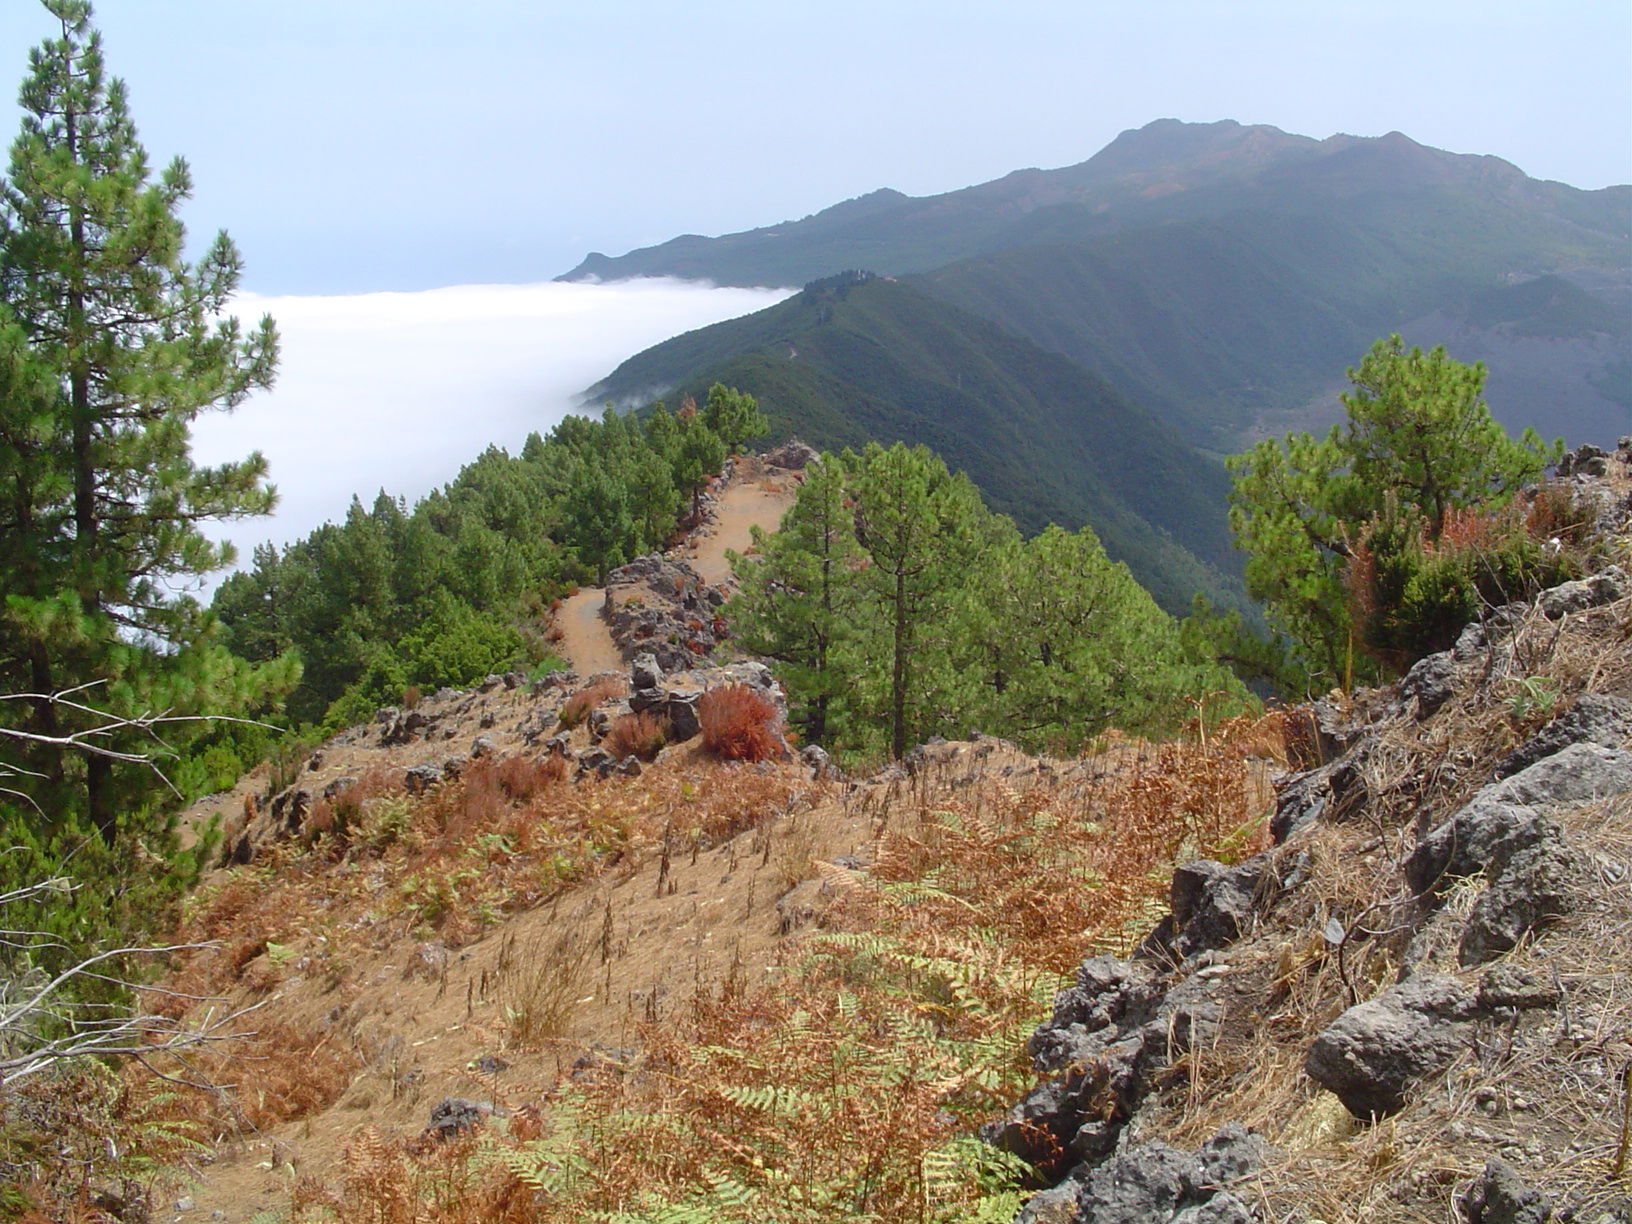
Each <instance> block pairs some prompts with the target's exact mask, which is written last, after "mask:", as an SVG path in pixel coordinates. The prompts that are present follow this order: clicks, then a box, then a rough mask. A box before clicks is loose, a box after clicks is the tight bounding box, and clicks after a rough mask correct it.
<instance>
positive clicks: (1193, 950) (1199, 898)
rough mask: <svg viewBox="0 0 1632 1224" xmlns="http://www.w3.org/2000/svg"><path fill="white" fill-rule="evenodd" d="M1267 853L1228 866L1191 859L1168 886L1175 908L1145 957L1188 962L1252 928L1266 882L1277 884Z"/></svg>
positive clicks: (1147, 943)
mask: <svg viewBox="0 0 1632 1224" xmlns="http://www.w3.org/2000/svg"><path fill="white" fill-rule="evenodd" d="M1273 882H1274V876H1273V874H1272V873H1271V872H1270V871H1269V870H1268V860H1267V859H1266V858H1265V857H1264V856H1261V855H1260V856H1258V857H1256V858H1253V859H1249V860H1248V861H1247V862H1245V863H1241V864H1238V865H1237V866H1235V867H1226V866H1225V865H1224V864H1223V863H1220V862H1217V861H1216V860H1214V859H1200V860H1198V861H1196V862H1194V863H1187V864H1185V865H1184V866H1183V867H1180V868H1179V869H1178V870H1176V871H1175V872H1174V873H1173V881H1172V883H1171V884H1170V885H1169V888H1168V898H1169V904H1170V905H1171V906H1172V912H1171V913H1170V914H1169V915H1168V916H1167V917H1166V918H1164V919H1163V920H1162V922H1161V924H1160V925H1159V926H1158V927H1157V928H1156V930H1155V931H1153V932H1152V933H1151V936H1150V938H1149V939H1147V940H1146V941H1145V944H1144V946H1143V949H1142V951H1143V952H1144V954H1145V955H1160V954H1164V953H1165V954H1167V955H1170V956H1171V957H1173V958H1174V959H1176V960H1181V961H1182V960H1184V959H1185V958H1187V957H1190V956H1194V955H1196V954H1197V953H1200V952H1208V951H1212V950H1214V949H1217V948H1222V947H1224V946H1225V945H1226V944H1230V943H1233V942H1235V941H1236V940H1237V939H1239V938H1241V936H1242V935H1244V934H1245V933H1246V932H1247V931H1248V930H1250V929H1251V926H1252V923H1253V919H1254V915H1255V914H1256V912H1257V910H1258V908H1259V906H1260V905H1261V903H1262V896H1263V893H1264V891H1265V885H1266V883H1268V884H1273Z"/></svg>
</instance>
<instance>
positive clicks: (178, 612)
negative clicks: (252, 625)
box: [0, 0, 297, 1004]
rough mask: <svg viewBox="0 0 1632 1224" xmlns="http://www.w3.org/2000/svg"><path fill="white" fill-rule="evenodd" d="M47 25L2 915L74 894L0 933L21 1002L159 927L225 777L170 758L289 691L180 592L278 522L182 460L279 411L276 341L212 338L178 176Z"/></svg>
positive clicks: (6, 406) (33, 206)
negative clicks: (200, 424)
mask: <svg viewBox="0 0 1632 1224" xmlns="http://www.w3.org/2000/svg"><path fill="white" fill-rule="evenodd" d="M44 8H45V9H46V11H47V13H48V14H49V15H50V19H51V20H52V24H54V25H55V27H56V33H55V35H54V36H53V37H51V38H49V39H47V40H46V41H45V42H43V43H42V44H41V45H40V46H39V47H37V48H36V49H35V50H34V51H33V52H32V53H31V55H30V58H29V70H28V74H27V76H26V77H25V79H24V81H23V84H22V88H21V91H20V93H19V103H20V105H21V107H22V110H23V119H22V124H21V130H20V132H19V134H18V136H17V138H16V140H15V141H14V142H13V144H12V146H11V151H10V158H9V161H8V163H7V165H6V169H5V174H4V177H3V178H0V303H3V304H0V406H3V411H0V694H3V695H4V696H5V699H4V700H3V701H0V733H4V734H3V736H0V739H3V742H4V743H5V745H6V752H5V757H4V760H3V761H0V844H4V845H5V846H6V848H7V852H6V853H5V854H4V855H0V894H14V893H16V891H17V890H18V889H19V888H26V887H27V886H28V885H30V884H33V883H37V882H39V881H41V880H48V879H55V878H58V877H72V878H73V879H74V880H75V881H77V883H78V884H79V885H80V887H79V889H78V891H75V892H73V893H72V894H71V895H70V896H67V897H66V898H64V899H60V901H59V903H56V904H53V905H51V906H49V907H44V908H41V909H40V911H39V912H38V913H11V914H8V915H7V916H6V917H7V921H8V922H12V923H16V924H19V929H25V930H30V931H34V932H36V933H37V934H38V938H35V939H32V940H25V941H23V942H17V941H5V942H6V946H5V947H4V948H0V977H3V978H5V979H7V980H9V981H13V982H19V981H23V980H27V978H28V977H29V975H32V974H37V973H41V972H47V973H49V972H53V971H55V970H57V969H60V968H61V967H62V966H63V965H65V964H71V963H73V962H74V961H75V960H77V959H78V958H80V957H82V956H83V955H85V950H86V949H87V948H92V947H95V946H121V945H125V946H128V945H132V944H139V943H141V942H143V941H144V940H145V939H146V938H148V937H149V936H150V935H151V933H152V932H153V931H154V930H155V929H157V928H158V927H159V926H160V925H162V924H163V922H164V921H165V919H166V917H167V915H168V914H169V912H170V903H171V902H172V901H173V900H174V899H175V898H176V896H177V895H178V894H179V892H180V890H181V888H182V887H183V886H184V885H185V884H186V883H187V882H188V881H189V880H191V879H192V878H193V877H194V875H195V873H196V870H195V869H196V865H197V862H198V861H199V856H201V855H203V854H206V853H207V852H208V850H209V848H210V842H209V840H208V838H206V839H205V840H204V841H203V842H202V843H201V844H200V845H199V846H198V847H196V848H195V852H194V853H188V854H183V853H180V852H178V850H177V849H176V846H175V844H174V838H173V827H172V818H171V817H170V816H169V815H167V810H168V809H169V808H171V807H173V806H174V802H175V800H176V798H177V797H178V795H180V794H183V793H185V789H186V788H187V787H191V786H197V785H202V784H205V783H207V782H209V781H211V780H213V779H218V778H219V777H220V776H221V774H222V772H224V768H223V767H224V762H223V760H222V759H221V754H220V753H219V752H217V753H215V754H213V755H209V754H205V755H204V756H201V757H199V758H198V759H197V761H196V763H192V764H189V763H187V762H179V761H178V760H177V754H178V753H182V752H186V751H187V750H188V749H189V748H193V749H197V748H199V747H200V745H201V744H202V743H203V740H202V738H201V737H207V736H209V735H211V734H216V735H220V734H222V733H221V732H220V731H219V730H217V731H215V732H213V733H212V732H211V731H210V728H211V726H212V725H214V724H212V722H211V719H212V718H213V717H215V716H231V715H242V714H245V713H249V712H253V711H255V710H257V709H258V708H260V707H261V706H263V705H264V703H265V702H266V701H267V700H268V699H269V697H270V698H275V696H276V695H277V694H278V693H280V692H282V691H286V690H287V689H288V688H289V687H290V686H291V685H292V684H293V683H294V680H295V677H296V672H297V667H296V664H295V663H294V660H293V659H292V658H290V657H285V656H282V655H280V654H278V653H277V652H269V653H266V654H264V655H262V656H261V658H260V659H259V660H258V661H255V662H249V661H246V660H244V659H242V658H238V657H235V656H233V655H232V654H231V653H229V651H228V650H227V649H226V647H225V645H224V644H223V642H222V640H221V633H220V627H219V625H218V624H217V622H216V621H215V619H214V618H213V617H211V616H210V615H209V614H208V613H207V612H205V611H204V610H203V609H202V608H201V607H200V606H199V604H198V602H197V601H196V600H195V599H193V598H192V597H191V596H190V595H188V594H186V593H185V592H186V590H187V588H188V586H189V585H190V584H191V583H192V582H193V581H194V580H196V578H197V577H198V576H200V575H202V574H205V573H208V572H210V571H212V570H215V569H218V568H220V567H221V566H223V565H225V564H227V563H229V562H230V561H231V560H232V551H231V549H230V547H228V546H225V545H220V544H217V543H214V542H212V541H211V540H210V539H209V537H208V535H207V534H206V527H207V525H208V524H209V523H211V522H212V521H215V520H220V519H226V518H238V517H242V516H245V515H252V514H260V513H264V512H265V511H267V510H268V509H270V507H271V506H272V504H273V501H274V493H273V490H272V489H271V487H270V486H268V485H267V484H266V481H265V472H266V466H265V463H264V461H263V460H262V459H261V457H260V455H258V454H252V455H250V456H248V457H247V458H245V459H243V460H242V461H239V462H236V463H225V464H222V465H220V466H217V467H201V466H199V465H197V464H195V463H194V462H193V460H192V457H191V454H190V449H189V440H190V429H191V425H192V423H193V421H194V420H195V419H197V417H198V416H199V414H200V413H203V412H208V411H216V410H227V409H231V408H232V407H234V406H235V405H237V404H238V403H239V402H241V401H242V400H243V399H244V398H245V397H246V396H247V395H249V394H250V393H251V392H253V391H255V390H256V389H260V388H265V387H267V386H270V384H271V382H272V379H273V375H274V372H275V368H276V361H277V333H276V331H275V329H274V327H273V324H272V321H271V320H270V319H262V320H261V321H260V322H259V323H258V324H257V325H255V326H253V327H250V328H247V329H246V328H244V327H241V326H240V324H239V322H238V320H236V319H234V318H232V317H230V316H228V315H225V314H224V313H223V311H224V308H225V307H226V305H227V303H228V302H229V300H230V298H231V296H232V294H233V292H234V291H235V289H236V288H237V285H238V279H239V268H240V261H239V255H238V252H237V250H236V249H235V248H234V246H233V245H232V243H231V241H230V240H229V239H228V238H227V236H226V235H225V234H220V235H218V236H217V237H216V238H215V240H214V241H213V242H212V243H210V244H209V245H208V247H207V248H206V249H205V251H204V253H203V255H202V256H201V257H200V258H199V259H198V260H197V261H196V262H189V261H187V260H186V259H185V258H184V256H183V250H184V246H185V231H184V228H183V226H182V223H181V220H180V217H179V210H180V208H181V206H182V204H183V203H184V202H185V201H186V199H187V198H188V196H189V195H190V194H191V190H192V184H191V178H190V175H189V173H188V169H187V165H186V163H185V162H183V161H181V160H180V159H177V160H176V161H174V162H172V163H170V164H169V165H168V166H167V167H165V168H163V169H162V170H161V171H159V172H158V173H157V174H155V173H154V172H153V169H152V168H151V167H150V165H149V163H148V159H147V154H146V152H145V151H144V150H143V148H142V145H141V142H140V140H139V139H138V136H137V132H136V127H135V124H134V122H133V120H132V118H131V114H130V108H129V101H128V97H127V94H126V90H125V87H124V84H123V83H122V82H121V81H119V80H118V79H117V78H114V77H111V76H109V75H108V73H107V70H106V67H105V64H104V61H103V55H102V44H101V37H100V34H99V33H98V32H97V31H96V30H95V29H94V28H93V27H92V25H91V6H90V5H89V4H88V3H86V2H85V0H46V3H45V4H44ZM158 715H163V716H164V717H165V721H163V722H162V723H153V722H152V721H150V716H158ZM165 771H168V772H169V773H170V774H171V775H172V776H171V778H170V779H169V781H170V782H172V783H174V786H171V785H167V784H166V779H165V776H164V772H165ZM133 862H139V863H140V864H141V867H140V869H137V870H133V869H132V864H133ZM14 908H15V907H14ZM106 967H107V969H108V971H109V975H110V976H109V977H108V978H106V979H97V978H87V979H85V980H84V981H80V982H77V983H76V988H77V990H78V992H79V994H78V995H76V996H75V998H76V999H80V998H85V1000H86V1001H88V1002H91V1003H95V1004H102V1003H106V1002H108V1001H110V1000H112V999H114V998H116V997H117V996H118V995H119V993H120V988H119V987H118V986H117V985H116V984H115V982H116V979H117V978H118V976H119V975H120V974H123V973H126V972H128V971H129V966H125V965H120V964H113V963H110V964H108V965H107V966H106ZM87 996H88V997H87Z"/></svg>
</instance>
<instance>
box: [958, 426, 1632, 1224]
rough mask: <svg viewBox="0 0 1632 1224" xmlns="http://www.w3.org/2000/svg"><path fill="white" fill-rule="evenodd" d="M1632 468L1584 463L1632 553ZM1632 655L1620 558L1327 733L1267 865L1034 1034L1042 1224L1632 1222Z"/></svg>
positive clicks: (1341, 702)
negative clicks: (1631, 745) (1631, 1158)
mask: <svg viewBox="0 0 1632 1224" xmlns="http://www.w3.org/2000/svg"><path fill="white" fill-rule="evenodd" d="M1629 461H1632V453H1629V451H1628V448H1627V446H1626V445H1625V444H1623V446H1622V448H1621V450H1620V451H1619V452H1618V453H1617V454H1616V455H1615V456H1614V457H1613V458H1610V457H1608V456H1605V455H1603V454H1602V453H1601V452H1600V453H1596V454H1593V453H1587V454H1583V455H1580V456H1578V457H1577V458H1576V459H1575V460H1574V462H1573V463H1572V464H1571V467H1573V468H1576V469H1578V470H1579V469H1582V468H1584V469H1586V471H1588V472H1590V473H1592V474H1591V475H1580V476H1577V477H1576V478H1575V480H1576V483H1577V486H1578V488H1579V491H1580V493H1581V495H1582V497H1583V499H1584V500H1585V502H1586V503H1587V504H1589V505H1592V506H1594V507H1595V508H1596V509H1597V511H1598V515H1599V520H1600V528H1601V529H1602V530H1604V531H1606V532H1607V534H1606V535H1604V536H1603V537H1601V539H1602V541H1603V544H1604V547H1605V552H1606V553H1609V554H1612V555H1617V556H1619V557H1620V558H1621V559H1623V560H1624V559H1626V556H1627V542H1628V537H1627V534H1626V531H1627V518H1628V510H1629V501H1628V496H1627V489H1628V487H1629V482H1628V479H1627V471H1628V464H1629ZM1600 475H1602V476H1603V477H1604V478H1603V479H1600ZM1629 636H1632V582H1629V581H1628V578H1627V575H1626V572H1625V571H1624V570H1623V569H1622V568H1621V567H1620V566H1619V565H1613V564H1611V565H1608V566H1606V567H1605V568H1603V569H1602V570H1601V571H1600V572H1599V573H1597V574H1595V575H1594V576H1592V577H1591V578H1589V579H1587V580H1585V581H1581V582H1573V583H1569V584H1566V585H1565V586H1562V587H1559V588H1555V589H1554V590H1551V591H1548V592H1546V593H1544V594H1543V595H1542V596H1541V597H1540V598H1539V599H1538V600H1536V601H1535V602H1533V603H1529V604H1515V605H1509V606H1505V607H1501V608H1496V609H1492V610H1491V612H1490V613H1489V615H1488V616H1487V617H1485V618H1484V620H1483V621H1482V622H1481V623H1478V624H1474V625H1470V626H1468V628H1467V630H1466V631H1465V632H1464V633H1463V635H1462V636H1461V638H1460V640H1459V641H1458V642H1457V644H1456V646H1455V648H1454V649H1453V650H1450V651H1447V652H1444V653H1443V654H1438V655H1433V656H1430V657H1429V658H1426V659H1423V660H1422V661H1420V662H1419V663H1418V664H1417V665H1416V666H1414V667H1413V668H1412V669H1411V671H1410V672H1409V673H1408V674H1407V675H1406V677H1405V678H1404V679H1403V680H1402V681H1401V682H1400V683H1399V684H1397V685H1395V686H1392V687H1390V688H1388V689H1384V690H1378V691H1369V692H1362V693H1358V694H1356V695H1355V696H1354V697H1353V698H1352V699H1345V698H1341V697H1334V698H1332V699H1329V700H1327V701H1323V702H1320V703H1318V704H1317V705H1316V706H1314V707H1313V708H1312V709H1311V710H1309V711H1308V714H1307V720H1308V721H1307V734H1306V735H1305V736H1304V745H1303V755H1304V757H1305V763H1306V765H1307V768H1304V769H1301V770H1297V771H1295V772H1290V773H1288V774H1286V775H1285V776H1284V777H1283V778H1282V779H1281V780H1280V782H1279V784H1278V788H1277V789H1278V800H1277V803H1276V808H1275V811H1274V815H1273V818H1272V822H1271V830H1272V833H1273V835H1274V839H1275V845H1274V847H1273V848H1272V849H1269V850H1266V851H1264V852H1263V853H1261V854H1259V855H1257V856H1255V857H1253V858H1251V859H1248V860H1246V861H1244V862H1241V863H1239V864H1237V865H1235V866H1233V867H1225V866H1224V865H1223V864H1221V863H1218V862H1213V861H1206V860H1203V861H1198V862H1194V863H1191V864H1189V865H1187V866H1184V867H1182V868H1181V869H1180V870H1179V871H1178V872H1177V873H1176V874H1175V875H1174V876H1173V880H1172V886H1171V893H1170V902H1171V908H1170V912H1169V913H1168V914H1167V916H1166V917H1165V918H1164V919H1163V920H1162V922H1161V923H1160V924H1159V925H1158V926H1157V927H1156V928H1155V929H1154V930H1153V931H1152V932H1151V933H1150V934H1149V936H1148V937H1147V938H1146V939H1145V940H1144V941H1143V943H1142V945H1141V946H1140V947H1139V949H1138V950H1137V951H1136V952H1135V953H1134V954H1133V955H1132V956H1129V957H1125V958H1115V957H1109V956H1099V957H1094V958H1092V959H1090V960H1087V961H1085V962H1084V963H1083V964H1082V966H1081V967H1080V968H1079V970H1078V971H1077V977H1076V982H1075V984H1074V985H1073V986H1072V987H1071V988H1069V989H1067V990H1066V991H1064V992H1063V993H1061V994H1060V995H1059V996H1058V998H1057V999H1056V1000H1055V1004H1054V1009H1053V1014H1052V1016H1051V1018H1050V1019H1049V1020H1047V1021H1046V1022H1045V1023H1043V1024H1042V1025H1041V1026H1039V1027H1038V1029H1037V1031H1036V1033H1035V1034H1034V1035H1033V1037H1032V1038H1031V1041H1030V1043H1029V1045H1028V1052H1029V1054H1030V1055H1031V1057H1032V1059H1033V1062H1034V1065H1035V1068H1036V1071H1037V1073H1038V1075H1039V1077H1040V1078H1039V1081H1038V1084H1037V1086H1036V1088H1035V1089H1034V1091H1032V1092H1031V1093H1030V1094H1029V1095H1028V1096H1027V1097H1026V1098H1025V1099H1024V1100H1023V1101H1021V1102H1020V1103H1019V1104H1017V1105H1016V1106H1014V1107H1013V1108H1012V1109H1011V1110H1010V1111H1009V1112H1008V1114H1007V1115H1006V1116H1005V1117H1004V1118H1003V1119H1002V1120H1001V1121H999V1122H996V1123H993V1124H992V1125H990V1126H989V1127H988V1128H987V1129H986V1131H985V1134H986V1136H987V1138H988V1139H990V1140H991V1141H992V1142H994V1143H997V1144H999V1145H1001V1146H1004V1147H1006V1148H1008V1149H1010V1150H1012V1151H1015V1152H1017V1153H1019V1154H1021V1155H1023V1156H1024V1157H1026V1158H1027V1159H1028V1160H1030V1161H1032V1162H1034V1163H1035V1164H1036V1166H1037V1167H1038V1168H1040V1169H1042V1170H1044V1171H1045V1172H1046V1173H1047V1174H1048V1176H1049V1178H1050V1181H1051V1182H1052V1183H1053V1184H1052V1185H1051V1186H1050V1188H1048V1189H1046V1190H1043V1191H1042V1192H1040V1193H1038V1194H1037V1195H1035V1196H1034V1197H1033V1198H1032V1199H1031V1200H1030V1202H1029V1203H1028V1205H1027V1206H1026V1208H1025V1210H1024V1211H1023V1212H1022V1213H1021V1215H1020V1217H1019V1220H1020V1221H1023V1222H1025V1224H1044V1222H1051V1224H1067V1222H1069V1224H1110V1222H1115V1224H1181V1222H1182V1224H1245V1222H1247V1221H1267V1220H1275V1221H1294V1220H1301V1221H1308V1222H1313V1221H1316V1220H1323V1221H1335V1220H1365V1219H1385V1218H1386V1219H1390V1220H1410V1221H1418V1220H1420V1221H1428V1220H1435V1221H1439V1220H1446V1219H1456V1220H1465V1221H1470V1222H1473V1224H1480V1222H1487V1224H1495V1222H1496V1221H1505V1222H1513V1221H1533V1222H1538V1224H1539V1222H1541V1221H1545V1220H1547V1219H1549V1218H1552V1219H1556V1220H1559V1221H1583V1222H1591V1224H1614V1222H1616V1221H1622V1222H1624V1221H1626V1220H1627V1219H1628V1218H1632V1214H1629V1213H1632V1183H1629V1178H1632V1168H1629V1164H1628V1152H1627V1146H1628V1129H1627V1128H1628V1117H1629V1113H1628V1111H1629V1109H1632V752H1628V751H1627V745H1628V740H1629V737H1632V644H1629Z"/></svg>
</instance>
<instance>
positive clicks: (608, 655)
mask: <svg viewBox="0 0 1632 1224" xmlns="http://www.w3.org/2000/svg"><path fill="white" fill-rule="evenodd" d="M605 601H606V591H605V589H604V588H602V587H584V588H582V589H581V590H579V592H578V593H577V594H576V595H570V596H568V597H567V598H566V599H564V600H562V601H561V607H560V609H559V610H557V612H556V614H555V627H556V628H557V629H559V630H560V631H561V640H560V641H559V642H557V643H556V646H555V648H556V650H557V651H559V652H560V655H561V657H562V658H563V659H565V660H566V661H567V666H569V667H571V668H572V670H573V671H575V672H577V673H578V674H579V675H580V676H593V675H595V674H597V673H598V672H608V671H622V670H623V656H622V655H621V654H620V653H619V652H618V647H617V643H615V642H614V641H613V640H612V631H611V630H610V629H608V628H607V625H606V621H605V620H604V619H603V618H602V617H601V605H602V604H603V603H604V602H605Z"/></svg>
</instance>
